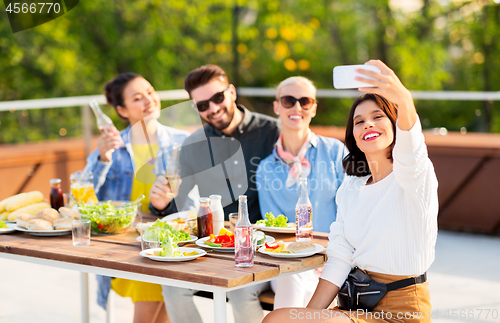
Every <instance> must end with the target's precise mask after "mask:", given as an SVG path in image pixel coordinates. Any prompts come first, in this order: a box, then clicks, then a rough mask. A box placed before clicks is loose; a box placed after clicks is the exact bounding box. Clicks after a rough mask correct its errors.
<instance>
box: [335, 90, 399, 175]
mask: <svg viewBox="0 0 500 323" xmlns="http://www.w3.org/2000/svg"><path fill="white" fill-rule="evenodd" d="M365 101H373V102H375V104H376V105H377V106H378V107H379V108H380V109H381V110H382V111H384V113H385V114H386V115H387V117H388V118H389V120H391V123H392V131H393V133H394V140H393V141H392V144H391V150H390V152H389V156H387V159H390V160H391V161H392V148H393V147H394V143H395V142H396V120H397V118H398V107H397V105H395V104H394V103H392V102H390V101H389V100H387V99H386V98H384V97H383V96H380V95H377V94H371V93H367V94H364V95H362V96H360V97H359V98H357V99H356V101H354V103H353V104H352V107H351V111H350V112H349V119H347V126H346V129H345V145H346V147H347V149H348V150H349V154H348V155H347V156H345V157H344V159H343V160H342V166H343V167H344V172H345V173H346V174H347V175H354V176H358V177H362V176H366V175H369V174H371V173H370V168H369V167H368V162H367V160H366V156H365V153H363V152H362V151H361V150H360V149H359V147H358V145H356V139H355V138H354V134H353V130H354V120H353V118H354V112H355V111H356V108H357V107H358V105H360V104H361V103H362V102H365Z"/></svg>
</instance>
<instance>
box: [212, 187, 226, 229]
mask: <svg viewBox="0 0 500 323" xmlns="http://www.w3.org/2000/svg"><path fill="white" fill-rule="evenodd" d="M210 209H211V210H212V215H213V216H214V232H215V234H218V233H219V231H220V229H222V228H223V227H224V209H223V208H222V196H220V195H216V194H212V195H210Z"/></svg>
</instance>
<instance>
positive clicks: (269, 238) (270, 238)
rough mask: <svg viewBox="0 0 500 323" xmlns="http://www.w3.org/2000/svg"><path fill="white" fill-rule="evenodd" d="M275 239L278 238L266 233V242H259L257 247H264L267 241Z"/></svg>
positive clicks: (271, 241) (270, 241)
mask: <svg viewBox="0 0 500 323" xmlns="http://www.w3.org/2000/svg"><path fill="white" fill-rule="evenodd" d="M274 240H276V239H274V237H271V236H268V235H266V240H265V241H264V243H263V244H258V245H257V247H262V246H263V245H265V244H266V242H267V243H273V242H274Z"/></svg>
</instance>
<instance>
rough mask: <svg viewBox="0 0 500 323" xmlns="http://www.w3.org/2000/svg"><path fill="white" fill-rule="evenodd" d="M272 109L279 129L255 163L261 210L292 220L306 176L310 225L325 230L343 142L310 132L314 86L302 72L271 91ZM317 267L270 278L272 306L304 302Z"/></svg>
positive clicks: (338, 178) (334, 208)
mask: <svg viewBox="0 0 500 323" xmlns="http://www.w3.org/2000/svg"><path fill="white" fill-rule="evenodd" d="M276 92H277V93H276V101H274V113H276V114H277V115H278V117H279V120H280V125H281V135H280V137H279V139H278V142H277V143H276V147H275V148H274V150H273V152H272V154H271V155H270V156H269V157H267V158H266V159H264V160H262V162H261V163H260V164H259V167H258V169H257V188H258V190H259V204H260V209H261V214H262V215H263V217H264V215H265V214H266V213H268V212H271V213H273V215H275V216H278V215H279V214H284V215H286V216H287V217H288V221H289V222H295V205H296V204H297V201H298V199H299V178H300V177H305V178H307V179H308V188H309V199H310V201H311V204H312V207H313V228H314V231H319V232H329V230H330V225H331V224H332V222H333V221H335V218H336V216H337V205H336V204H335V195H336V192H337V189H338V188H339V187H340V185H341V184H342V180H343V179H344V172H343V171H342V158H344V156H345V147H344V144H343V143H342V142H341V141H339V140H337V139H334V138H326V137H322V136H318V135H316V134H314V133H313V132H312V131H311V130H310V129H309V124H310V123H311V120H312V118H313V117H314V116H315V115H316V108H317V103H316V87H315V86H314V85H313V83H312V82H311V81H310V80H308V79H307V78H305V77H300V76H295V77H289V78H287V79H286V80H284V81H282V82H281V83H280V84H279V86H278V89H277V91H276ZM319 272H320V271H319V270H310V271H307V272H304V273H300V274H295V275H291V276H287V277H283V278H278V279H276V280H273V281H271V287H272V289H273V290H274V292H275V298H274V308H275V309H277V308H282V307H292V306H297V307H303V306H305V305H307V303H308V302H309V300H310V299H311V296H312V294H313V292H314V290H315V288H316V285H317V283H318V278H319Z"/></svg>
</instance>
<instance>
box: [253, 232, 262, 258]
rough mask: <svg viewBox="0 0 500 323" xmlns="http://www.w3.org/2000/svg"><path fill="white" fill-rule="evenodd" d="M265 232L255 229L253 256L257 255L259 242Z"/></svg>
mask: <svg viewBox="0 0 500 323" xmlns="http://www.w3.org/2000/svg"><path fill="white" fill-rule="evenodd" d="M264 236H265V235H264V232H261V231H255V230H254V232H253V257H254V258H255V256H256V255H257V243H258V242H259V240H260V239H262V238H264Z"/></svg>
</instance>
